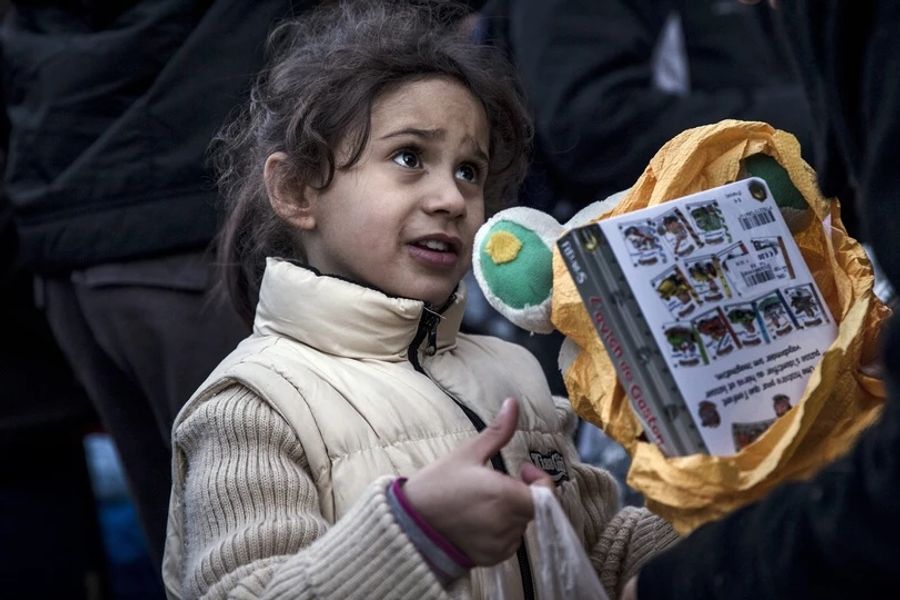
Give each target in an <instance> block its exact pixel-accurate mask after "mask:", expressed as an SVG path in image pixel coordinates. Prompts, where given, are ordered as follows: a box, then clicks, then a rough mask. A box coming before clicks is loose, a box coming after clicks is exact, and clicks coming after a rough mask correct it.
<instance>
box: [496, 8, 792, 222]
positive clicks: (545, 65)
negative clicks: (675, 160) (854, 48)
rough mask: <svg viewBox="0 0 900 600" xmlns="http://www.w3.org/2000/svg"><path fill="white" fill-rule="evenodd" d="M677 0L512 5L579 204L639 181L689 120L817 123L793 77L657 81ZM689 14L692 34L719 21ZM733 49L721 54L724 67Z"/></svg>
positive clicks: (514, 50)
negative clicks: (682, 88)
mask: <svg viewBox="0 0 900 600" xmlns="http://www.w3.org/2000/svg"><path fill="white" fill-rule="evenodd" d="M696 4H697V5H705V4H706V3H696ZM735 4H737V3H735ZM688 6H690V4H688ZM675 8H676V3H671V2H664V1H657V2H652V1H650V2H648V1H646V0H638V1H631V0H629V1H624V0H622V1H618V0H617V1H606V0H604V1H598V0H515V1H512V2H508V3H507V11H508V22H507V23H505V26H506V27H507V30H506V33H505V37H506V43H507V44H508V51H509V52H510V54H511V57H512V60H513V62H514V63H515V64H516V66H517V68H518V70H519V73H520V76H521V78H522V82H523V87H524V90H525V94H526V96H527V100H528V102H529V104H530V106H531V108H532V109H533V111H534V115H535V127H536V145H537V147H538V150H539V152H540V153H541V155H542V159H543V161H544V162H546V164H547V168H548V170H549V171H550V173H551V176H552V177H553V178H554V180H555V182H556V183H557V185H559V186H561V188H562V189H563V190H564V192H565V193H566V194H567V195H568V196H570V197H571V198H572V199H574V200H576V201H577V202H578V203H579V204H584V203H587V202H589V201H591V200H593V199H595V198H596V197H597V195H599V194H603V195H605V194H608V193H611V192H613V191H617V190H618V189H622V188H624V187H628V186H629V185H631V184H632V183H633V182H634V180H635V179H636V178H637V177H638V176H639V175H640V174H641V172H642V171H643V169H644V168H645V167H646V165H647V162H648V161H649V159H650V158H652V156H653V155H654V154H655V153H656V151H657V150H658V149H659V148H660V147H661V146H662V145H663V144H664V143H665V142H666V141H668V140H669V139H671V138H672V137H673V136H674V135H676V134H677V133H680V132H681V131H683V130H685V129H688V128H690V127H694V126H697V125H704V124H707V123H714V122H716V121H719V120H721V119H723V118H740V119H760V120H766V121H769V122H770V123H772V124H775V125H776V126H779V127H782V128H785V129H790V130H795V129H798V128H799V129H804V130H805V129H807V128H808V116H807V114H806V113H807V112H808V111H807V109H806V104H805V99H804V97H803V94H802V90H801V88H800V87H799V85H795V84H794V83H793V82H791V84H790V85H787V84H785V83H784V82H779V83H772V84H771V85H760V84H759V81H758V78H757V80H756V81H753V82H752V83H748V84H747V85H737V84H732V83H727V84H722V85H720V86H718V87H714V88H713V87H709V86H702V87H696V86H695V87H693V88H692V89H691V91H690V93H689V94H687V95H677V94H674V93H667V92H665V91H662V90H661V89H659V88H658V87H657V86H655V85H654V82H653V67H652V64H653V56H654V52H655V50H656V47H657V42H658V39H659V36H660V34H661V32H662V30H663V27H664V25H665V22H666V19H667V17H668V15H669V14H670V13H671V11H673V10H675ZM683 22H684V35H685V37H686V38H687V39H688V41H690V40H691V39H692V38H691V36H695V37H696V36H701V37H702V36H704V35H707V36H708V35H709V34H710V29H712V28H715V27H717V22H716V21H715V20H706V21H704V20H698V19H693V18H692V19H684V20H683ZM701 29H702V30H701ZM713 33H714V32H713ZM734 44H735V45H734V47H733V48H734V49H735V51H737V52H759V51H763V50H765V48H759V47H754V46H752V41H751V40H747V39H736V40H734ZM713 50H714V49H713ZM726 54H727V53H726V52H724V51H723V56H721V57H718V58H717V59H716V60H718V61H719V64H720V65H723V66H721V68H722V70H723V72H727V66H725V65H724V63H725V62H726V61H727V56H725V55H726ZM706 62H707V63H710V62H714V61H706ZM688 67H689V69H690V68H691V65H690V64H689V65H688ZM692 79H697V78H696V77H692ZM707 79H711V78H707ZM712 79H714V78H712ZM773 79H774V77H773Z"/></svg>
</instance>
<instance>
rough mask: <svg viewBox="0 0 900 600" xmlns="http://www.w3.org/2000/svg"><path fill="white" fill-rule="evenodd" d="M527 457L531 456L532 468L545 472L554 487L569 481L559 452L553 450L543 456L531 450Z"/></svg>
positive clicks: (563, 460) (564, 462)
mask: <svg viewBox="0 0 900 600" xmlns="http://www.w3.org/2000/svg"><path fill="white" fill-rule="evenodd" d="M529 455H530V456H531V462H533V463H534V466H536V467H537V468H539V469H541V470H542V471H544V472H546V473H547V474H548V475H549V476H550V477H551V478H552V479H553V483H555V484H556V485H559V484H560V483H562V482H563V481H568V480H569V471H568V469H566V460H565V459H564V458H563V455H562V454H560V453H559V452H556V451H555V450H554V451H552V452H550V453H548V454H543V453H541V452H538V451H537V450H531V451H530V452H529Z"/></svg>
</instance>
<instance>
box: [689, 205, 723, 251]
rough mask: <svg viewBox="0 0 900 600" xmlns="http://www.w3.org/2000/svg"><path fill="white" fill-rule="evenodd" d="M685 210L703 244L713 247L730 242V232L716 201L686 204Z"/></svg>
mask: <svg viewBox="0 0 900 600" xmlns="http://www.w3.org/2000/svg"><path fill="white" fill-rule="evenodd" d="M685 208H686V209H687V214H688V216H689V217H690V218H691V221H692V222H693V224H694V226H695V227H696V228H697V231H698V232H699V233H700V237H701V238H702V240H703V243H704V244H706V245H707V246H715V245H718V244H723V243H728V242H730V241H731V232H730V231H728V223H727V222H726V221H725V216H724V215H723V214H722V209H720V208H719V202H718V201H716V200H709V201H706V202H688V203H687V204H686V205H685Z"/></svg>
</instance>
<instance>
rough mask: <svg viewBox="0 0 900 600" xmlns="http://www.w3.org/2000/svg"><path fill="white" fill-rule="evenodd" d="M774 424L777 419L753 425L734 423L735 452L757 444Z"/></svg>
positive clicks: (732, 428)
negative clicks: (758, 439)
mask: <svg viewBox="0 0 900 600" xmlns="http://www.w3.org/2000/svg"><path fill="white" fill-rule="evenodd" d="M774 422H775V419H766V420H764V421H754V422H753V423H732V424H731V437H732V438H733V439H734V450H735V452H737V451H739V450H743V449H744V448H745V447H746V446H749V445H750V444H752V443H753V442H755V441H756V440H757V438H759V436H761V435H762V434H763V433H765V431H766V429H768V428H769V427H770V426H771V425H772V423H774Z"/></svg>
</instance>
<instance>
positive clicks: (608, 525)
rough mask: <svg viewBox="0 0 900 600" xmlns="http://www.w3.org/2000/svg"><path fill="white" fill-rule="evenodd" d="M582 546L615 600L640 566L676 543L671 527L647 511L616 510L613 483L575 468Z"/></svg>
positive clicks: (595, 471)
mask: <svg viewBox="0 0 900 600" xmlns="http://www.w3.org/2000/svg"><path fill="white" fill-rule="evenodd" d="M572 472H573V475H574V478H575V479H577V480H578V483H579V486H580V490H581V498H580V502H581V506H580V509H581V510H582V513H583V515H584V531H585V545H586V547H587V550H588V557H589V558H590V560H591V564H593V565H594V568H595V569H596V571H597V574H598V575H599V577H600V582H601V583H602V584H603V587H605V588H606V591H607V592H608V594H609V596H610V598H617V597H618V596H619V593H620V592H621V590H622V587H623V586H624V585H625V583H626V582H627V581H628V580H629V579H630V578H631V577H632V576H633V575H635V574H637V572H638V570H639V569H640V568H641V566H642V565H643V564H644V563H645V562H647V561H648V560H650V559H651V558H653V557H654V556H655V555H656V554H658V553H660V552H662V551H663V550H665V549H666V548H668V547H669V546H671V545H672V544H673V543H675V542H676V541H677V540H678V534H677V533H675V530H674V529H672V526H671V525H669V524H668V523H667V522H665V521H664V520H663V519H661V518H660V517H658V516H657V515H655V514H653V513H651V512H650V511H649V510H647V509H646V508H636V507H634V506H626V507H625V508H622V509H621V510H619V509H618V508H619V507H618V503H619V501H618V492H617V490H616V482H615V480H614V479H613V478H612V476H611V475H610V474H609V473H607V472H606V471H603V470H601V469H598V468H596V467H593V466H591V465H586V464H576V465H573V467H572Z"/></svg>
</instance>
